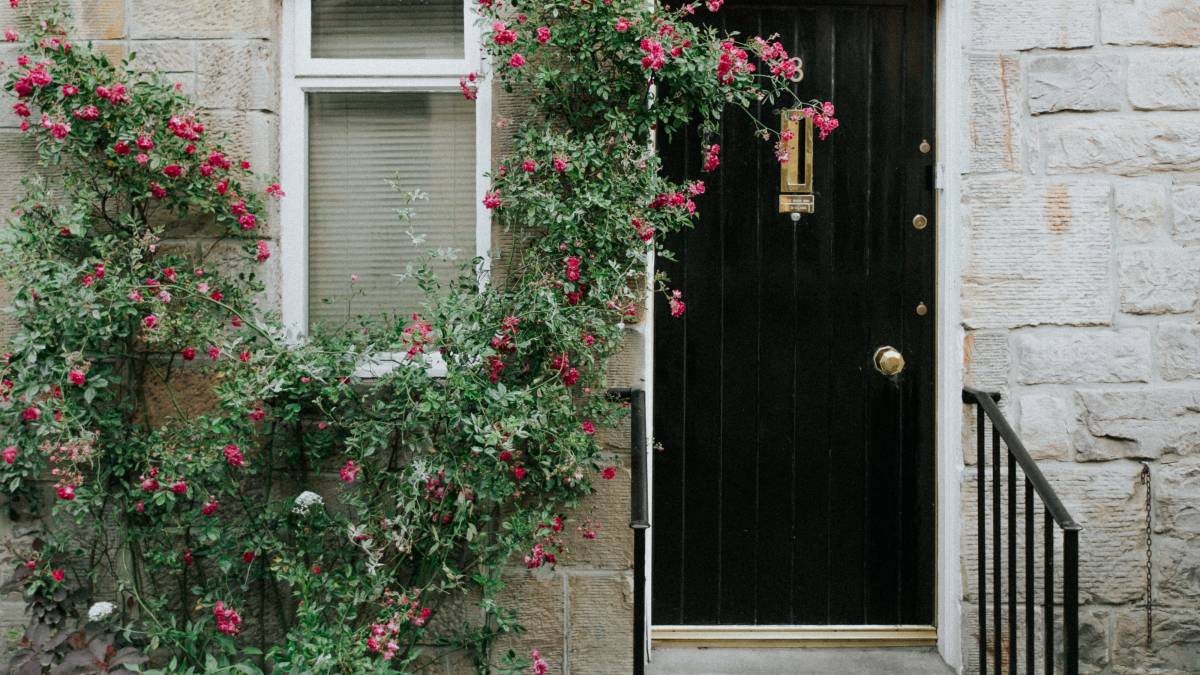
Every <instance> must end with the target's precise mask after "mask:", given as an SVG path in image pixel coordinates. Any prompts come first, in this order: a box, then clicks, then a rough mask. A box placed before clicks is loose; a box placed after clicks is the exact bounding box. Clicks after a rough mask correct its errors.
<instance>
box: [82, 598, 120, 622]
mask: <svg viewBox="0 0 1200 675" xmlns="http://www.w3.org/2000/svg"><path fill="white" fill-rule="evenodd" d="M115 611H117V606H116V605H114V604H112V603H111V602H97V603H96V604H94V605H92V606H91V607H89V608H88V621H103V620H105V619H107V618H108V617H110V616H112V613H113V612H115Z"/></svg>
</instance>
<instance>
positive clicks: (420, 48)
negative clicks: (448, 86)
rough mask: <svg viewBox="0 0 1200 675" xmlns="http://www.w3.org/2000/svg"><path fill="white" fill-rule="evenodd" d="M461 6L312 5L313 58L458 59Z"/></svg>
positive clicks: (446, 2)
mask: <svg viewBox="0 0 1200 675" xmlns="http://www.w3.org/2000/svg"><path fill="white" fill-rule="evenodd" d="M464 25H465V24H464V21H463V3H462V0H312V55H313V57H314V58H325V59H429V58H440V59H461V58H463V28H464Z"/></svg>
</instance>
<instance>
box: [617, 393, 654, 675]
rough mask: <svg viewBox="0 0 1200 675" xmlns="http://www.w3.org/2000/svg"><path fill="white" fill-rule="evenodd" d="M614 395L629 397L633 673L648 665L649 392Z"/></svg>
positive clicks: (639, 673)
mask: <svg viewBox="0 0 1200 675" xmlns="http://www.w3.org/2000/svg"><path fill="white" fill-rule="evenodd" d="M608 395H609V397H610V398H615V399H620V400H625V401H629V435H630V439H629V448H630V454H631V457H630V483H629V527H631V528H633V674H634V675H642V674H643V673H644V672H645V669H646V658H645V657H646V530H647V529H648V528H649V527H650V508H649V504H648V490H647V485H646V392H645V391H643V390H641V389H609V390H608Z"/></svg>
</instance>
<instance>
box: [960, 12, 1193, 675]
mask: <svg viewBox="0 0 1200 675" xmlns="http://www.w3.org/2000/svg"><path fill="white" fill-rule="evenodd" d="M968 7H969V10H968V12H967V14H968V19H967V24H968V25H967V26H965V28H966V36H967V37H966V39H965V40H964V41H963V42H964V51H963V54H962V57H963V59H965V67H964V68H963V70H964V72H965V73H966V77H967V81H966V82H965V83H963V84H964V85H965V87H964V94H963V95H964V96H965V99H966V100H965V102H966V105H967V119H966V120H965V124H964V127H965V129H966V133H967V139H966V144H967V153H966V158H965V161H964V163H963V166H962V167H961V169H962V171H963V174H964V175H963V180H962V205H963V208H962V214H963V221H962V223H961V226H962V228H963V236H962V239H963V241H964V246H965V250H963V251H962V295H961V302H962V322H963V326H964V329H965V330H966V344H965V345H964V353H965V355H966V380H967V383H968V384H971V385H974V386H979V387H982V388H986V389H991V390H996V391H1000V392H1001V393H1002V394H1003V395H1004V401H1003V405H1004V408H1005V410H1006V414H1007V415H1008V416H1009V417H1010V419H1011V420H1013V421H1014V423H1015V426H1016V427H1017V429H1018V431H1019V433H1020V434H1021V435H1022V437H1023V438H1024V439H1025V441H1026V442H1027V444H1028V445H1029V449H1030V450H1031V452H1032V454H1033V455H1034V456H1035V457H1036V458H1037V459H1038V460H1039V463H1040V464H1041V465H1042V466H1043V467H1044V468H1045V472H1046V473H1047V475H1048V477H1049V478H1050V481H1051V483H1052V484H1053V485H1054V486H1055V488H1056V489H1057V490H1058V491H1059V493H1060V495H1061V496H1062V497H1063V500H1064V502H1065V503H1066V505H1067V507H1068V508H1069V509H1070V510H1071V512H1072V514H1073V515H1074V516H1075V517H1076V518H1077V519H1078V520H1080V521H1081V524H1082V525H1083V528H1084V531H1083V535H1082V543H1081V595H1082V598H1083V601H1084V603H1085V604H1084V610H1083V614H1082V624H1083V625H1082V630H1081V635H1082V656H1083V660H1084V670H1085V671H1086V672H1103V673H1134V672H1137V673H1150V672H1153V673H1183V672H1195V671H1196V669H1197V668H1200V323H1198V321H1197V318H1198V316H1200V315H1198V314H1197V294H1198V291H1200V246H1198V245H1200V112H1197V111H1200V3H1197V2H1196V0H1044V1H1040V2H1020V3H1012V2H1000V1H999V0H970V2H969V4H968ZM963 448H964V462H965V463H966V464H967V465H968V466H967V467H966V470H965V473H964V476H963V481H962V484H963V521H962V523H963V525H962V529H963V533H964V540H963V552H964V557H963V560H964V564H963V584H964V620H963V654H964V659H965V660H966V661H967V664H966V668H967V672H971V671H972V670H973V669H974V668H976V667H977V666H976V665H975V664H976V662H977V653H978V632H977V631H978V628H977V621H976V619H977V617H976V616H975V615H976V611H977V604H976V603H977V598H976V597H975V594H976V591H975V584H976V577H975V574H976V571H975V567H974V558H973V556H974V552H975V551H976V542H975V540H974V533H975V521H974V517H975V494H976V493H975V485H974V481H975V468H974V466H971V465H972V464H973V462H974V428H973V426H972V425H971V420H970V419H969V418H968V423H967V424H966V425H964V443H963ZM1143 467H1148V469H1149V485H1148V486H1147V485H1146V483H1145V482H1144V481H1143ZM1147 490H1149V513H1147ZM1148 517H1149V523H1150V524H1149V529H1150V531H1149V532H1147V518H1148ZM989 527H990V519H989ZM989 536H990V534H989ZM1039 537H1040V534H1039ZM1039 541H1040V540H1039ZM1147 541H1149V550H1147ZM1059 551H1060V552H1061V544H1060V548H1059ZM1039 555H1040V549H1039ZM1148 556H1149V557H1150V558H1151V559H1152V563H1151V570H1150V571H1151V575H1150V576H1151V580H1150V587H1149V589H1148V588H1147V579H1146V565H1147V558H1148ZM1018 560H1020V558H1018ZM1006 564H1007V563H1006ZM1060 569H1061V568H1060ZM1058 588H1061V585H1059V586H1058ZM1147 593H1150V597H1151V598H1152V601H1153V612H1152V615H1151V621H1152V625H1153V641H1152V642H1149V643H1148V642H1147V634H1146V614H1145V611H1146V605H1145V603H1146V601H1147ZM1022 600H1023V598H1022ZM989 604H990V598H989ZM1019 611H1020V612H1023V611H1024V610H1023V608H1021V609H1019ZM990 614H991V608H990V607H989V617H988V620H989V623H991V621H992V618H991V616H990ZM1060 619H1061V614H1060ZM1005 620H1006V621H1007V616H1006V619H1005ZM1038 620H1039V621H1041V612H1040V610H1039V612H1038ZM989 632H990V629H989ZM1059 635H1061V632H1060V633H1059ZM991 658H995V655H993V656H992V657H991Z"/></svg>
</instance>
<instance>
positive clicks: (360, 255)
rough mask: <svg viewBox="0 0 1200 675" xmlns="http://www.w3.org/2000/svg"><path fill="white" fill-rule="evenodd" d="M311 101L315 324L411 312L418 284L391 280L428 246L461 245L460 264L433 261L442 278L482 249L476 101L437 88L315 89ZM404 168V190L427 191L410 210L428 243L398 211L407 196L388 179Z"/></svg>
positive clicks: (417, 299) (312, 315) (311, 247)
mask: <svg viewBox="0 0 1200 675" xmlns="http://www.w3.org/2000/svg"><path fill="white" fill-rule="evenodd" d="M308 104H309V108H308V109H309V159H308V170H309V185H308V237H309V241H308V246H309V262H308V306H309V322H310V323H313V322H317V321H326V320H328V321H340V320H343V319H345V318H346V317H347V316H351V315H356V314H376V313H379V312H402V313H407V312H411V311H414V310H415V309H417V308H418V307H419V306H420V303H421V302H422V301H423V300H424V297H423V295H422V293H421V291H420V289H418V288H417V287H416V284H415V283H414V282H413V281H411V280H408V281H404V282H400V281H399V280H398V279H396V278H395V276H394V275H395V274H400V273H403V272H404V271H405V265H406V263H408V262H409V261H412V260H414V259H415V258H417V257H418V256H419V255H421V254H422V253H423V252H424V251H425V250H426V249H428V248H449V247H453V248H457V249H460V250H461V251H462V256H461V257H460V261H456V262H449V261H440V260H439V261H436V264H435V265H434V269H435V271H436V272H437V273H438V277H439V278H440V279H442V280H443V281H445V280H449V279H451V278H453V276H454V275H456V274H457V273H458V265H459V264H460V262H462V261H467V260H470V258H471V257H472V256H474V255H475V212H476V211H475V171H476V169H475V119H474V115H475V113H474V106H473V104H472V103H471V102H470V101H467V100H465V99H464V98H463V97H462V95H461V94H458V93H430V92H403V93H391V92H387V93H384V92H379V93H310V94H308ZM397 174H399V179H400V182H401V187H402V189H404V190H406V191H407V190H414V189H420V190H423V191H425V192H427V193H428V194H429V199H428V200H427V201H418V202H416V203H415V204H413V205H412V206H411V208H413V209H415V212H416V213H415V216H414V218H413V220H412V229H413V230H414V231H415V232H416V233H418V234H424V235H426V236H427V239H426V242H425V244H424V245H423V246H421V247H415V246H413V244H412V241H411V239H410V238H409V237H408V235H407V234H405V232H404V231H405V229H406V227H405V225H404V224H402V223H400V221H399V220H398V219H397V217H396V212H395V210H396V209H398V208H404V207H405V201H404V199H403V198H402V196H401V195H400V194H399V193H398V192H396V191H395V190H393V189H392V187H391V185H389V183H388V181H389V179H391V178H393V177H395V176H396V175H397ZM351 275H357V281H356V282H354V283H352V282H351ZM357 292H361V293H363V295H362V296H358V295H355V296H354V297H353V298H352V299H351V295H352V294H354V293H357ZM325 300H329V302H325ZM348 301H350V302H351V303H352V304H350V305H349V306H348V305H347V302H348ZM348 307H349V309H348Z"/></svg>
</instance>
